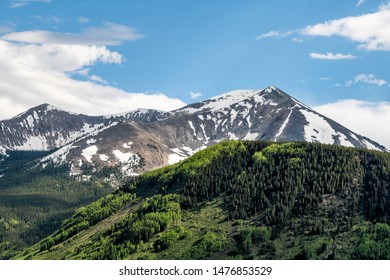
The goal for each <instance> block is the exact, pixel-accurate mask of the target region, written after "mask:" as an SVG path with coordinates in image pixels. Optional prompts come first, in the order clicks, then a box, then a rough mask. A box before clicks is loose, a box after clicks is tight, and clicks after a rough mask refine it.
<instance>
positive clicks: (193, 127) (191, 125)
mask: <svg viewBox="0 0 390 280" xmlns="http://www.w3.org/2000/svg"><path fill="white" fill-rule="evenodd" d="M188 124H189V125H190V127H191V129H192V130H193V131H194V137H196V129H195V126H194V124H193V123H192V121H188Z"/></svg>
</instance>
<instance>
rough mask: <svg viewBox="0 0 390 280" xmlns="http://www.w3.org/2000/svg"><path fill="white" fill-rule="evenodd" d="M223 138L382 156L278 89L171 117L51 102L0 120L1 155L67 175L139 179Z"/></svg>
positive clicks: (230, 97) (229, 97)
mask: <svg viewBox="0 0 390 280" xmlns="http://www.w3.org/2000/svg"><path fill="white" fill-rule="evenodd" d="M222 140H268V141H277V142H285V141H306V142H318V143H324V144H336V145H342V146H347V147H355V148H369V149H374V150H381V151H385V148H384V147H383V146H381V145H379V144H377V143H375V142H373V141H372V140H370V139H367V138H365V137H364V136H361V135H358V134H356V133H354V132H352V131H350V130H349V129H347V128H345V127H343V126H342V125H340V124H338V123H337V122H335V121H333V120H331V119H329V118H327V117H326V116H323V115H321V114H319V113H317V112H315V111H313V110H312V109H310V108H309V107H307V106H306V105H304V104H302V103H301V102H299V101H298V100H296V99H294V98H293V97H291V96H289V95H288V94H286V93H285V92H283V91H282V90H280V89H278V88H276V87H273V86H271V87H268V88H266V89H264V90H236V91H232V92H228V93H225V94H222V95H219V96H216V97H214V98H211V99H207V100H204V101H201V102H197V103H194V104H190V105H188V106H186V107H184V108H181V109H178V110H174V111H171V112H161V111H156V110H148V109H139V110H135V111H131V112H129V113H124V114H118V115H112V116H93V117H92V116H86V115H81V114H74V113H69V112H65V111H62V110H60V109H58V108H55V107H53V106H51V105H48V104H43V105H40V106H38V107H35V108H32V109H30V110H28V111H26V112H24V113H22V114H20V115H18V116H16V117H14V118H12V119H9V120H4V121H2V122H0V153H2V154H3V155H5V154H6V153H7V151H15V150H34V151H51V153H50V154H49V155H47V156H45V157H43V158H41V159H40V164H41V165H43V166H46V165H47V164H55V165H61V164H67V165H69V168H70V170H69V172H70V174H71V175H79V174H81V173H83V171H84V172H85V171H86V170H89V171H95V170H99V169H101V168H102V167H118V168H120V169H121V171H122V172H123V174H125V175H136V174H140V173H143V172H145V171H147V170H152V169H154V168H157V167H161V166H165V165H168V164H173V163H176V162H178V161H180V160H182V159H184V158H187V157H189V156H191V155H192V154H194V153H195V152H196V151H199V150H201V149H204V148H206V147H209V146H211V145H214V144H216V143H218V142H220V141H222Z"/></svg>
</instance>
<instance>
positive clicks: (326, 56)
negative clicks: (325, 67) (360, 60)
mask: <svg viewBox="0 0 390 280" xmlns="http://www.w3.org/2000/svg"><path fill="white" fill-rule="evenodd" d="M310 57H311V58H314V59H324V60H342V59H355V58H356V56H354V55H352V54H341V53H331V52H327V53H326V54H322V53H315V52H312V53H310Z"/></svg>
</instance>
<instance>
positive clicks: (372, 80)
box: [355, 74, 387, 86]
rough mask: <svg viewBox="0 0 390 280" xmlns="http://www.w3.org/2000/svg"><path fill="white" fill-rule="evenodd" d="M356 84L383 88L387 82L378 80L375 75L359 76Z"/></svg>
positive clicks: (356, 78)
mask: <svg viewBox="0 0 390 280" xmlns="http://www.w3.org/2000/svg"><path fill="white" fill-rule="evenodd" d="M355 83H366V84H370V85H376V86H383V85H385V84H387V81H386V80H383V79H378V78H376V77H375V75H373V74H359V75H357V76H356V77H355Z"/></svg>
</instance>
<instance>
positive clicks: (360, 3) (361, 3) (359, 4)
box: [356, 0, 366, 7]
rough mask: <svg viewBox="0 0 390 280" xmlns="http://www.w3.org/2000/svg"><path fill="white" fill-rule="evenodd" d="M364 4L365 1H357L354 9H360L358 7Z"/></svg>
mask: <svg viewBox="0 0 390 280" xmlns="http://www.w3.org/2000/svg"><path fill="white" fill-rule="evenodd" d="M365 2H366V0H359V1H358V2H357V3H356V7H360V6H361V5H363V4H364V3H365Z"/></svg>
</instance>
